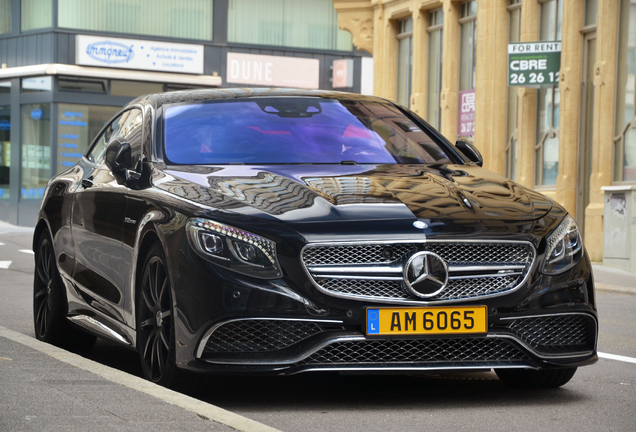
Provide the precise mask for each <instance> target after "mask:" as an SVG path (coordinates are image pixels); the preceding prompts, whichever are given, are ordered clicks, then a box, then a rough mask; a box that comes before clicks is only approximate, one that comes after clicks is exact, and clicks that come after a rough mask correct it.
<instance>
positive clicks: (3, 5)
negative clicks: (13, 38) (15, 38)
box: [0, 0, 11, 34]
mask: <svg viewBox="0 0 636 432" xmlns="http://www.w3.org/2000/svg"><path fill="white" fill-rule="evenodd" d="M3 33H11V0H0V34H3Z"/></svg>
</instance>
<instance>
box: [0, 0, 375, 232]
mask: <svg viewBox="0 0 636 432" xmlns="http://www.w3.org/2000/svg"><path fill="white" fill-rule="evenodd" d="M0 64H1V65H2V68H1V69H0V220H3V221H8V222H11V223H14V224H20V225H26V226H28V225H32V224H33V223H34V221H35V217H36V213H37V210H38V208H39V205H40V201H41V198H42V195H43V193H44V188H45V187H46V184H47V182H48V179H49V178H51V176H53V175H55V174H58V173H61V172H63V171H65V170H66V169H67V168H68V167H69V166H72V165H73V164H74V163H75V162H76V161H77V160H78V159H79V158H80V157H81V155H82V154H83V152H84V151H85V150H86V148H87V147H88V145H89V144H90V141H91V140H92V138H93V137H94V136H95V135H96V134H97V132H98V131H99V130H100V129H101V128H102V126H104V124H105V122H107V121H108V120H109V119H110V118H111V116H113V115H114V114H115V113H116V112H117V111H118V110H119V108H121V106H122V105H124V104H126V103H127V102H129V101H130V100H132V99H133V98H135V97H136V96H139V95H142V94H146V93H152V92H162V91H170V90H179V89H192V88H204V87H205V88H209V87H237V86H238V87H302V88H320V89H332V88H337V89H342V90H344V91H353V92H366V93H371V92H372V80H373V78H372V68H373V67H372V59H371V56H370V55H369V54H368V53H366V52H362V51H358V50H357V49H355V47H354V46H353V44H352V40H351V34H350V33H348V32H346V31H343V30H340V29H339V28H338V17H337V13H336V11H335V9H334V6H333V3H332V2H331V0H268V1H261V0H154V1H146V0H126V1H120V0H91V1H86V0H0ZM299 71H302V73H300V72H299Z"/></svg>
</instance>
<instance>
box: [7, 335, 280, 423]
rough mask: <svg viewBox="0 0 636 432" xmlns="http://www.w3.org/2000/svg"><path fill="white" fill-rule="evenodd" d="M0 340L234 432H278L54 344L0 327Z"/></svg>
mask: <svg viewBox="0 0 636 432" xmlns="http://www.w3.org/2000/svg"><path fill="white" fill-rule="evenodd" d="M0 337H4V338H7V339H9V340H12V341H14V342H18V343H20V344H22V345H26V346H28V347H30V348H32V349H35V350H37V351H40V352H42V353H44V354H47V355H49V356H51V357H53V358H55V359H57V360H59V361H62V362H64V363H67V364H70V365H73V366H76V367H78V368H80V369H83V370H85V371H88V372H91V373H93V374H95V375H98V376H101V377H102V378H106V379H107V380H109V381H112V382H114V383H117V384H120V385H123V386H126V387H128V388H131V389H133V390H137V391H138V392H141V393H145V394H147V395H150V396H153V397H155V398H157V399H160V400H163V401H166V402H168V403H170V404H172V405H176V406H178V407H181V408H183V409H186V410H188V411H192V412H194V413H196V414H199V415H200V416H201V417H204V418H206V419H210V420H212V421H215V422H217V423H222V424H224V425H227V426H229V427H231V428H234V429H236V430H237V431H242V432H280V431H279V430H278V429H274V428H273V427H270V426H267V425H264V424H262V423H259V422H257V421H254V420H252V419H249V418H247V417H243V416H241V415H239V414H235V413H233V412H231V411H227V410H225V409H223V408H219V407H217V406H215V405H212V404H209V403H207V402H203V401H200V400H198V399H195V398H192V397H190V396H186V395H184V394H181V393H177V392H175V391H173V390H170V389H167V388H165V387H161V386H159V385H157V384H154V383H151V382H150V381H146V380H145V379H142V378H139V377H136V376H133V375H129V374H127V373H126V372H122V371H120V370H117V369H113V368H111V367H108V366H104V365H102V364H99V363H97V362H95V361H92V360H89V359H85V358H84V357H80V356H79V355H77V354H73V353H71V352H68V351H65V350H63V349H61V348H58V347H56V346H53V345H49V344H47V343H44V342H40V341H39V340H37V339H34V338H32V337H29V336H27V335H24V334H22V333H18V332H14V331H12V330H9V329H6V328H4V327H2V326H0Z"/></svg>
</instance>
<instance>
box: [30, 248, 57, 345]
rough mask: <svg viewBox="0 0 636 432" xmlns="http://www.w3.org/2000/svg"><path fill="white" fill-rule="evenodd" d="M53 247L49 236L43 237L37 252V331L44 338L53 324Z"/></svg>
mask: <svg viewBox="0 0 636 432" xmlns="http://www.w3.org/2000/svg"><path fill="white" fill-rule="evenodd" d="M53 265H54V264H53V248H52V247H51V243H50V241H49V239H48V238H44V239H42V241H41V242H40V245H39V248H38V251H37V254H36V263H35V271H36V275H35V277H36V280H35V284H34V292H33V313H34V317H35V332H36V335H37V337H38V339H44V338H45V337H46V335H47V331H48V330H49V327H50V324H51V322H50V321H51V304H50V299H51V286H52V284H53V283H54V280H53V269H52V266H53Z"/></svg>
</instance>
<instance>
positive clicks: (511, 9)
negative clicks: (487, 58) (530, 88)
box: [506, 0, 521, 180]
mask: <svg viewBox="0 0 636 432" xmlns="http://www.w3.org/2000/svg"><path fill="white" fill-rule="evenodd" d="M520 33H521V0H509V6H508V42H519V39H520V38H519V36H520ZM517 99H518V97H517V89H516V87H508V119H507V120H508V121H507V123H506V136H507V138H508V140H507V142H506V176H507V177H508V178H509V179H511V180H514V179H515V178H516V177H517V103H518V100H517Z"/></svg>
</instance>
